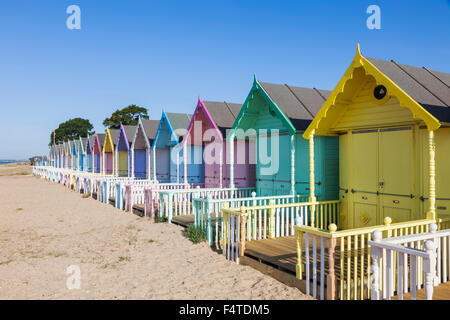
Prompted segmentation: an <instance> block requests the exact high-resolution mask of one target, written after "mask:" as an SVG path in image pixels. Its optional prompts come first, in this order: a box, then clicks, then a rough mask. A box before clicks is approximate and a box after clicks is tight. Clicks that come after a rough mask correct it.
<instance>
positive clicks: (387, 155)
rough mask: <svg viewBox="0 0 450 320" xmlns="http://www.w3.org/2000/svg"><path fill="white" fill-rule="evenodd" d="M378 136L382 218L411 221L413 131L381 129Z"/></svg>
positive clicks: (394, 220) (409, 129)
mask: <svg viewBox="0 0 450 320" xmlns="http://www.w3.org/2000/svg"><path fill="white" fill-rule="evenodd" d="M379 136H380V138H379V159H380V169H379V170H380V175H379V176H380V178H379V181H378V185H379V192H380V210H381V218H382V220H384V218H385V217H390V218H392V222H393V223H395V222H402V221H409V220H411V219H412V212H413V210H412V208H413V201H414V200H413V199H414V197H415V195H414V190H413V177H414V172H413V143H412V142H413V131H412V129H411V128H410V127H401V128H389V129H381V130H380V132H379ZM382 222H383V221H380V223H382Z"/></svg>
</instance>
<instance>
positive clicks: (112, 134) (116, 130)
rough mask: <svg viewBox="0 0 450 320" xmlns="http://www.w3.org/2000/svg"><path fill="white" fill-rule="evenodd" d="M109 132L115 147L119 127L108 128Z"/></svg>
mask: <svg viewBox="0 0 450 320" xmlns="http://www.w3.org/2000/svg"><path fill="white" fill-rule="evenodd" d="M109 133H110V134H111V140H112V143H113V145H114V147H115V146H116V143H117V137H118V136H119V129H109Z"/></svg>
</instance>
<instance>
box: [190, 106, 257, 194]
mask: <svg viewBox="0 0 450 320" xmlns="http://www.w3.org/2000/svg"><path fill="white" fill-rule="evenodd" d="M241 107H242V105H241V104H236V103H229V102H212V101H202V100H201V99H200V98H199V99H198V103H197V107H196V109H195V112H194V114H193V116H192V120H191V123H190V124H189V127H188V129H187V134H186V136H185V138H184V139H183V148H186V146H188V145H191V146H192V145H193V146H196V147H197V148H199V147H200V148H201V149H202V153H203V160H204V176H205V188H228V187H229V185H230V165H229V162H230V161H228V160H227V159H228V157H229V156H230V152H229V150H230V148H229V145H228V144H229V142H227V141H226V139H224V137H226V135H227V132H226V131H227V130H229V129H231V128H232V126H233V124H234V122H235V120H236V117H237V116H238V114H239V111H240V110H241ZM234 143H235V147H234V149H235V150H241V149H242V150H241V152H240V153H239V152H235V161H234V163H236V164H235V166H234V177H235V178H234V180H235V184H234V186H235V187H237V188H245V187H254V186H255V184H256V182H255V180H256V179H255V164H252V162H251V161H250V159H251V156H252V154H253V153H254V149H255V144H254V142H253V141H252V140H243V141H239V142H238V141H235V142H234ZM187 154H189V153H187ZM242 155H244V157H245V159H244V160H243V161H242V160H241V161H237V158H238V157H241V156H242ZM187 163H189V161H184V164H185V165H184V170H185V172H186V171H187V172H188V175H189V166H188V165H187Z"/></svg>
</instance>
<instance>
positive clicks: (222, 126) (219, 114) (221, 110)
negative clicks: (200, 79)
mask: <svg viewBox="0 0 450 320" xmlns="http://www.w3.org/2000/svg"><path fill="white" fill-rule="evenodd" d="M203 103H204V105H205V107H206V109H207V110H208V112H209V114H210V115H211V118H212V119H213V121H214V123H215V124H216V126H217V127H218V128H219V130H220V131H221V132H222V134H225V131H226V129H231V128H232V127H233V124H234V122H235V121H236V118H237V116H238V115H239V111H240V110H241V108H242V104H237V103H230V102H226V101H224V102H214V101H203Z"/></svg>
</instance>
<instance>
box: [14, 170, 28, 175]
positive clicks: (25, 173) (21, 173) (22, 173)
mask: <svg viewBox="0 0 450 320" xmlns="http://www.w3.org/2000/svg"><path fill="white" fill-rule="evenodd" d="M27 175H29V173H28V172H24V171H22V172H17V173H16V176H27Z"/></svg>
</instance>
